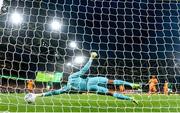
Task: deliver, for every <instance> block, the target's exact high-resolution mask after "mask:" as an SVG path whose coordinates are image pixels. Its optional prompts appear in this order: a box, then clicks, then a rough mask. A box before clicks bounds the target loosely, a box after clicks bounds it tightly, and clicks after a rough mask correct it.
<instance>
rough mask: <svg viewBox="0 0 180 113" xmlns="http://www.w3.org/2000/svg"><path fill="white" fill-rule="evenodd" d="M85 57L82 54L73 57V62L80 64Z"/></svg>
mask: <svg viewBox="0 0 180 113" xmlns="http://www.w3.org/2000/svg"><path fill="white" fill-rule="evenodd" d="M84 60H85V58H84V57H83V56H77V57H76V58H75V59H74V63H76V64H82V63H83V62H84Z"/></svg>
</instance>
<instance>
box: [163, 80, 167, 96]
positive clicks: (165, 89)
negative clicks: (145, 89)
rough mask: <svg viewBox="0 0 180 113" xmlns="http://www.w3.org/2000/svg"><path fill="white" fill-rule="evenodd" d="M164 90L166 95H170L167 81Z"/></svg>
mask: <svg viewBox="0 0 180 113" xmlns="http://www.w3.org/2000/svg"><path fill="white" fill-rule="evenodd" d="M163 90H164V94H165V95H168V82H167V81H165V83H164V87H163Z"/></svg>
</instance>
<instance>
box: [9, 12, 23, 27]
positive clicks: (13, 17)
mask: <svg viewBox="0 0 180 113" xmlns="http://www.w3.org/2000/svg"><path fill="white" fill-rule="evenodd" d="M10 19H11V22H12V23H13V24H20V23H22V21H23V17H22V15H20V14H19V13H17V12H15V13H13V14H12V15H11V17H10Z"/></svg>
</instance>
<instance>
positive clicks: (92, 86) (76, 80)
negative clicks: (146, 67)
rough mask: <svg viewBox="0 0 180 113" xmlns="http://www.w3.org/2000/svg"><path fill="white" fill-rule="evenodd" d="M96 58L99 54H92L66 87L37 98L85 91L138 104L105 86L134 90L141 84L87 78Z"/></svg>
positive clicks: (69, 78)
mask: <svg viewBox="0 0 180 113" xmlns="http://www.w3.org/2000/svg"><path fill="white" fill-rule="evenodd" d="M96 56H97V53H96V52H92V53H91V57H90V59H89V61H88V62H87V63H86V65H85V66H84V67H83V68H82V69H81V70H80V71H78V72H76V73H73V74H71V75H70V76H69V77H68V82H67V85H66V86H64V87H62V88H61V89H58V90H53V91H49V92H45V93H41V94H35V96H52V95H59V94H62V93H68V92H69V91H70V90H76V91H77V92H80V91H83V92H93V93H96V94H104V95H111V96H113V97H115V98H117V99H123V100H130V101H132V102H134V103H136V104H138V102H137V101H136V100H135V99H134V98H133V97H129V96H125V95H123V94H121V93H118V92H115V91H110V90H109V89H107V88H106V87H103V86H107V84H114V85H118V86H119V85H127V86H131V87H132V88H140V85H139V84H134V83H130V82H126V81H122V80H109V79H108V78H106V77H87V76H85V73H86V72H87V71H88V70H89V68H90V66H91V64H92V61H93V59H95V57H96ZM84 77H86V78H84ZM102 85H103V86H102Z"/></svg>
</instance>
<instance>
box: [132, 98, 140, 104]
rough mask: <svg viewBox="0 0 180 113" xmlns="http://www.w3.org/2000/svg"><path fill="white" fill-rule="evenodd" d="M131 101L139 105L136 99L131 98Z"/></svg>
mask: <svg viewBox="0 0 180 113" xmlns="http://www.w3.org/2000/svg"><path fill="white" fill-rule="evenodd" d="M131 101H132V102H133V103H135V104H136V105H138V104H139V103H138V101H137V100H136V99H134V97H132V98H131Z"/></svg>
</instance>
